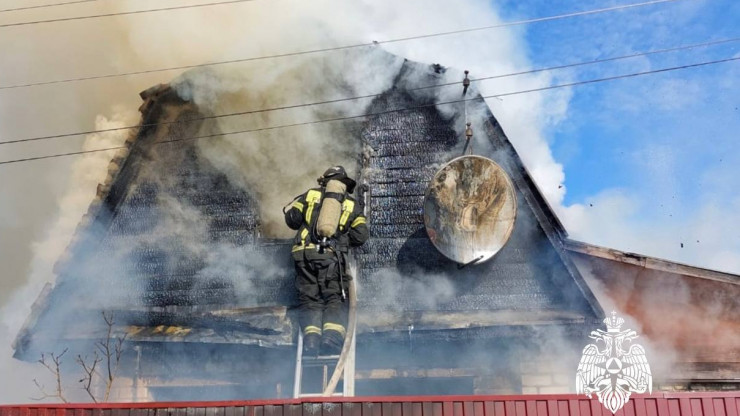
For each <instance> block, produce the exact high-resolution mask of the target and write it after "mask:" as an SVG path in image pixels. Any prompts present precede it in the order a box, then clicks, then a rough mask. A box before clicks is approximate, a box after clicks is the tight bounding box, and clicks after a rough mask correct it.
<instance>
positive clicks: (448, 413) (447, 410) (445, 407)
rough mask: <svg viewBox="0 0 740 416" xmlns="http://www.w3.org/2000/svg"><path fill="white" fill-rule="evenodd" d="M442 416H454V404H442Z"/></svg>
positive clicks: (384, 415)
mask: <svg viewBox="0 0 740 416" xmlns="http://www.w3.org/2000/svg"><path fill="white" fill-rule="evenodd" d="M442 415H443V416H452V402H447V401H445V402H442ZM383 416H386V414H385V413H383Z"/></svg>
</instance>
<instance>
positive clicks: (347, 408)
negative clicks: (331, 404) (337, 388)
mask: <svg viewBox="0 0 740 416" xmlns="http://www.w3.org/2000/svg"><path fill="white" fill-rule="evenodd" d="M286 416H293V415H286ZM295 416H300V415H295ZM342 416H362V404H361V403H352V402H349V403H342Z"/></svg>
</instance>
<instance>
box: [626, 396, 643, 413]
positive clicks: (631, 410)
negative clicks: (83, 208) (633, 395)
mask: <svg viewBox="0 0 740 416" xmlns="http://www.w3.org/2000/svg"><path fill="white" fill-rule="evenodd" d="M623 409H624V416H635V401H634V400H633V399H630V400H629V401H628V402H627V403H625V404H624V407H623ZM643 414H644V413H643Z"/></svg>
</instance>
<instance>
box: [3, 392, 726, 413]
mask: <svg viewBox="0 0 740 416" xmlns="http://www.w3.org/2000/svg"><path fill="white" fill-rule="evenodd" d="M738 409H740V391H734V392H722V393H670V394H668V393H663V394H653V395H649V396H648V395H642V396H633V398H631V399H630V401H629V402H628V403H627V404H626V405H625V406H624V408H623V409H621V410H619V411H618V412H617V413H616V416H740V414H739V413H738ZM609 414H610V412H609V411H608V410H606V409H605V408H604V406H603V405H602V404H601V403H599V402H598V401H597V400H591V399H588V398H586V397H585V396H576V395H531V396H423V397H353V398H332V399H328V400H327V399H321V398H316V399H301V400H298V399H289V400H261V401H241V402H177V403H116V404H43V405H42V404H36V405H13V406H0V416H608V415H609Z"/></svg>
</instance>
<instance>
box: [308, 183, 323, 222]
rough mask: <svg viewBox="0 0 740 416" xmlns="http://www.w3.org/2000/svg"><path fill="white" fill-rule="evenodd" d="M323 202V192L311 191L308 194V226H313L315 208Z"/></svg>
mask: <svg viewBox="0 0 740 416" xmlns="http://www.w3.org/2000/svg"><path fill="white" fill-rule="evenodd" d="M319 201H321V192H320V191H315V190H313V189H312V190H310V191H308V193H307V194H306V202H307V203H308V210H306V224H309V225H310V224H311V214H313V207H314V205H316V204H317V203H319Z"/></svg>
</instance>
